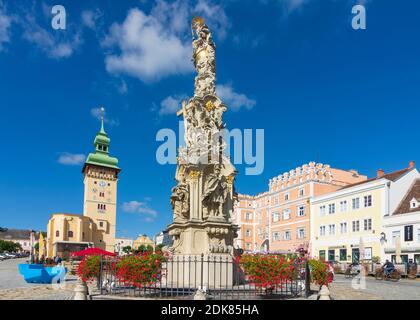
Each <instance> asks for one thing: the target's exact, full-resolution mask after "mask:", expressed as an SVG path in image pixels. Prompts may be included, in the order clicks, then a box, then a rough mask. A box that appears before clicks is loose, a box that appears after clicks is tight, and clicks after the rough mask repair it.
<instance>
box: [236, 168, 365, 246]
mask: <svg viewBox="0 0 420 320" xmlns="http://www.w3.org/2000/svg"><path fill="white" fill-rule="evenodd" d="M364 180H367V177H366V176H364V175H360V174H359V173H358V172H357V171H356V170H348V171H346V170H341V169H334V168H331V167H330V166H329V165H324V164H321V163H315V162H310V163H309V164H304V165H303V166H301V167H297V168H295V169H293V170H290V171H289V172H286V173H284V174H282V175H279V176H277V177H275V178H273V179H270V181H269V190H268V191H267V192H264V193H261V194H259V195H257V196H250V195H243V194H239V196H238V202H237V203H236V206H235V215H234V220H235V223H236V224H237V225H238V226H239V231H238V237H237V238H236V239H235V243H234V246H235V248H241V249H243V250H244V251H246V252H272V253H289V252H295V251H296V250H298V249H300V248H304V249H306V250H309V248H310V239H311V238H310V236H311V235H310V212H309V210H310V200H311V199H312V198H313V197H316V196H319V195H322V194H325V193H329V192H332V191H335V190H338V189H340V188H341V187H343V186H347V185H349V184H353V183H357V182H361V181H364Z"/></svg>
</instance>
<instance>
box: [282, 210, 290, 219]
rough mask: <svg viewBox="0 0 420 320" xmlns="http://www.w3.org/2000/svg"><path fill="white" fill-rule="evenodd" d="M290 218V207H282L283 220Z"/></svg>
mask: <svg viewBox="0 0 420 320" xmlns="http://www.w3.org/2000/svg"><path fill="white" fill-rule="evenodd" d="M289 219H290V209H284V210H283V220H289Z"/></svg>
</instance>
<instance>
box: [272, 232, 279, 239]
mask: <svg viewBox="0 0 420 320" xmlns="http://www.w3.org/2000/svg"><path fill="white" fill-rule="evenodd" d="M279 240H280V232H278V231H274V232H273V241H279Z"/></svg>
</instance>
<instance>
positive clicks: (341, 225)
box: [340, 222, 347, 234]
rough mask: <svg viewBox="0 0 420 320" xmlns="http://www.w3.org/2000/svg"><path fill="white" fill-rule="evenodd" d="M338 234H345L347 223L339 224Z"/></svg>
mask: <svg viewBox="0 0 420 320" xmlns="http://www.w3.org/2000/svg"><path fill="white" fill-rule="evenodd" d="M340 233H341V234H344V233H347V222H341V223H340Z"/></svg>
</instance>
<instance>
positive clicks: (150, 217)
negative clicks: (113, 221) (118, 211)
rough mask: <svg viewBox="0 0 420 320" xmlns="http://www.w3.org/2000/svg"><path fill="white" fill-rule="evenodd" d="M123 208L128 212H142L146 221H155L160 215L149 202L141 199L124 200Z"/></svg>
mask: <svg viewBox="0 0 420 320" xmlns="http://www.w3.org/2000/svg"><path fill="white" fill-rule="evenodd" d="M122 209H123V211H124V212H126V213H133V214H140V215H141V216H144V217H145V221H146V222H152V221H154V218H156V217H157V216H158V212H157V211H156V210H154V209H152V208H150V206H149V204H148V203H147V201H146V202H140V201H129V202H124V203H123V205H122Z"/></svg>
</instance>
